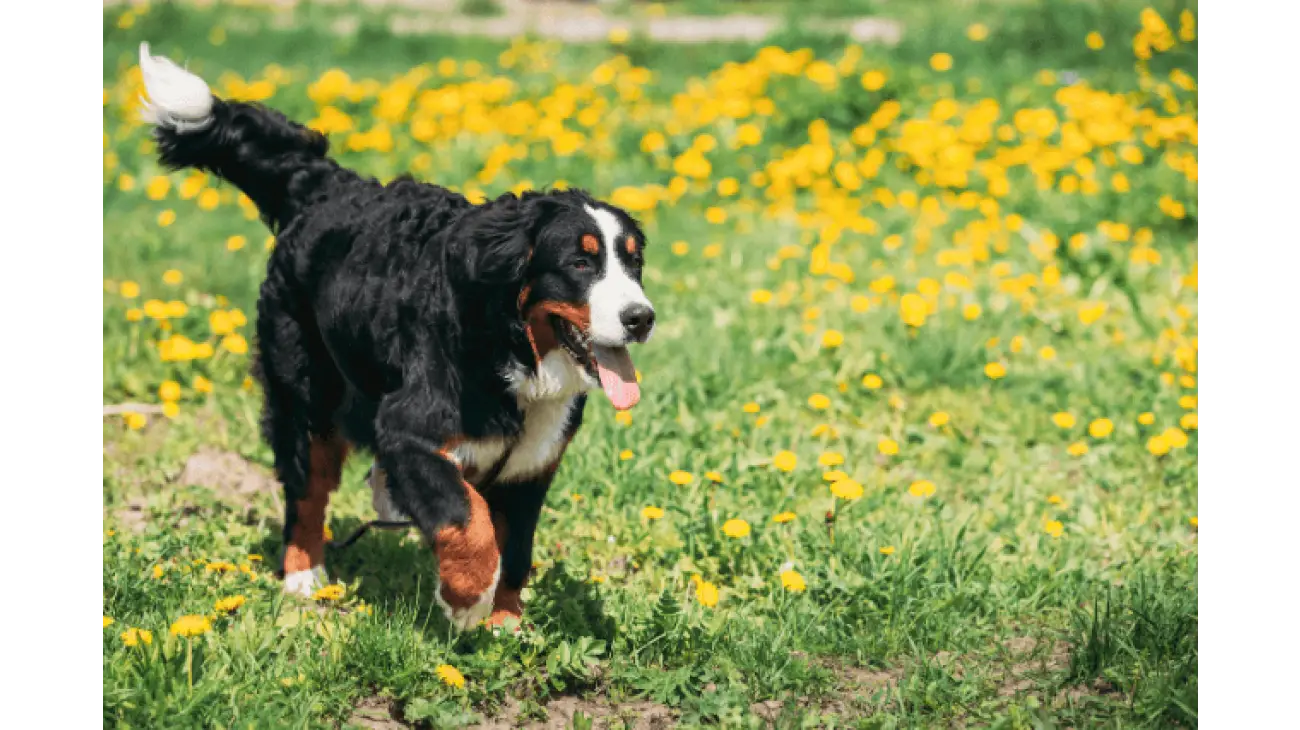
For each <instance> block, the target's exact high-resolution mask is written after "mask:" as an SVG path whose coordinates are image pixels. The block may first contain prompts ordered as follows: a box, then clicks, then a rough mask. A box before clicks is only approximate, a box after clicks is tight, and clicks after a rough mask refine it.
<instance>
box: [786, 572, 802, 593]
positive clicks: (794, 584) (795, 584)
mask: <svg viewBox="0 0 1300 730" xmlns="http://www.w3.org/2000/svg"><path fill="white" fill-rule="evenodd" d="M781 586H782V587H783V588H785V589H786V590H787V591H790V592H791V593H803V592H804V591H805V590H807V588H808V584H807V583H805V582H804V579H803V576H802V575H799V573H798V572H796V571H794V570H784V571H781Z"/></svg>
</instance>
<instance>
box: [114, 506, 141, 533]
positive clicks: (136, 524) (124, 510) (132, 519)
mask: <svg viewBox="0 0 1300 730" xmlns="http://www.w3.org/2000/svg"><path fill="white" fill-rule="evenodd" d="M148 506H149V505H148V503H146V502H145V500H144V497H132V498H130V499H128V500H127V501H126V506H124V507H119V508H118V509H115V510H113V519H114V521H115V522H116V523H117V525H118V527H120V528H121V529H123V530H128V531H130V532H134V533H135V534H137V535H139V534H141V533H143V532H144V529H145V527H146V526H147V525H148V524H149V516H148V515H147V514H146V513H145V510H146V508H147V507H148Z"/></svg>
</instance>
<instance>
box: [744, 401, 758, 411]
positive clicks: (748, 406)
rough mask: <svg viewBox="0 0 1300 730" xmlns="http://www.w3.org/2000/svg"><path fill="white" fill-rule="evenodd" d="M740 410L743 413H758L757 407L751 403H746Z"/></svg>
mask: <svg viewBox="0 0 1300 730" xmlns="http://www.w3.org/2000/svg"><path fill="white" fill-rule="evenodd" d="M740 410H742V411H744V412H745V413H758V411H759V405H758V404H757V403H753V402H750V403H746V404H745V405H743V406H741V407H740Z"/></svg>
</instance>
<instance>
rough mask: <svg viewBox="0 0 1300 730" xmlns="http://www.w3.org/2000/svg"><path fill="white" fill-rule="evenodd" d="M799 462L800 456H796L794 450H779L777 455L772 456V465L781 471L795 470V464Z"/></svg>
mask: <svg viewBox="0 0 1300 730" xmlns="http://www.w3.org/2000/svg"><path fill="white" fill-rule="evenodd" d="M798 464H799V457H798V456H795V454H794V452H792V451H778V452H777V453H776V456H773V457H772V466H774V467H776V468H777V469H780V470H781V471H785V472H790V471H794V468H795V466H797V465H798Z"/></svg>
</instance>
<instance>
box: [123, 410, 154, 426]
mask: <svg viewBox="0 0 1300 730" xmlns="http://www.w3.org/2000/svg"><path fill="white" fill-rule="evenodd" d="M123 418H125V420H126V427H127V428H129V429H131V430H132V431H139V430H140V429H142V428H144V426H145V424H146V423H148V419H147V418H145V415H144V414H143V413H136V412H134V411H132V412H130V413H126V414H123Z"/></svg>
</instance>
